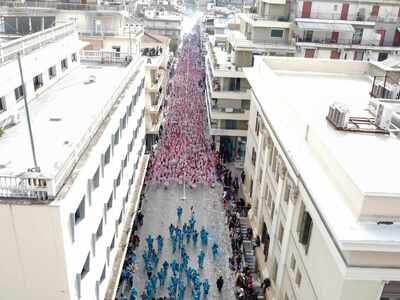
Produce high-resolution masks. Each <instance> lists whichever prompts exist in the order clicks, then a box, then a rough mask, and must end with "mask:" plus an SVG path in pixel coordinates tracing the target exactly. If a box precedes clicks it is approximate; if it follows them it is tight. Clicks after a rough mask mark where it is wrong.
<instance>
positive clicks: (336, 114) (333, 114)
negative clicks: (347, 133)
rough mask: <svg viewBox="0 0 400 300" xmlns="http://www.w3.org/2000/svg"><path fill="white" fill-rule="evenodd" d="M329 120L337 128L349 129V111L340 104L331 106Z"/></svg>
mask: <svg viewBox="0 0 400 300" xmlns="http://www.w3.org/2000/svg"><path fill="white" fill-rule="evenodd" d="M327 118H328V120H329V121H331V122H332V124H333V125H335V127H337V128H342V129H343V128H347V125H348V123H349V109H348V108H347V107H346V106H345V105H343V104H340V103H332V104H331V105H330V106H329V111H328V117H327Z"/></svg>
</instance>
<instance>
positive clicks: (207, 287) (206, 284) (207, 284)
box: [203, 279, 210, 298]
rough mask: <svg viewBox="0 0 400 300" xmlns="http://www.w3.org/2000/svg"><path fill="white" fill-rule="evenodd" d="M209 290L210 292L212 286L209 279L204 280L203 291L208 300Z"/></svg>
mask: <svg viewBox="0 0 400 300" xmlns="http://www.w3.org/2000/svg"><path fill="white" fill-rule="evenodd" d="M209 290H210V284H209V283H208V279H204V281H203V291H204V297H205V298H207V296H208V291H209Z"/></svg>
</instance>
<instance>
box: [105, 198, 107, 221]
mask: <svg viewBox="0 0 400 300" xmlns="http://www.w3.org/2000/svg"><path fill="white" fill-rule="evenodd" d="M104 224H107V202H106V203H104Z"/></svg>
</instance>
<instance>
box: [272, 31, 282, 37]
mask: <svg viewBox="0 0 400 300" xmlns="http://www.w3.org/2000/svg"><path fill="white" fill-rule="evenodd" d="M271 37H272V38H279V39H281V38H282V37H283V30H280V29H272V30H271Z"/></svg>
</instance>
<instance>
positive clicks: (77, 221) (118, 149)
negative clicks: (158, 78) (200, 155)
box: [0, 23, 147, 300]
mask: <svg viewBox="0 0 400 300" xmlns="http://www.w3.org/2000/svg"><path fill="white" fill-rule="evenodd" d="M86 45H87V43H85V42H82V41H80V40H79V39H78V34H77V32H76V31H75V28H74V25H73V24H71V23H66V24H63V25H57V26H54V27H51V28H49V29H46V30H44V31H38V32H37V33H34V34H31V35H25V36H23V37H20V38H18V39H14V40H12V41H8V42H7V41H6V42H3V43H2V44H1V46H0V49H1V51H0V82H1V83H2V84H1V85H0V127H1V128H2V130H1V136H0V166H1V167H0V215H1V218H0V223H1V227H0V241H1V244H2V245H3V248H2V250H1V251H0V260H1V262H2V268H1V269H0V290H1V297H3V298H7V299H41V300H42V299H43V300H45V299H60V300H62V299H65V300H67V299H68V300H70V299H104V298H107V299H114V298H115V289H116V286H117V284H118V282H116V280H117V278H118V276H119V269H120V267H121V263H122V260H121V257H122V254H123V251H124V247H125V246H126V245H125V242H126V235H127V233H128V232H129V230H130V228H131V225H132V218H133V217H134V216H135V212H136V209H137V206H138V203H139V195H140V190H141V186H142V182H143V179H144V174H145V169H146V165H147V158H146V156H145V154H144V151H145V122H144V116H145V111H144V108H145V101H144V86H145V84H144V78H145V72H144V61H143V59H142V57H141V56H140V55H139V53H137V54H136V55H134V56H130V55H128V54H127V53H122V52H121V53H119V54H118V55H117V54H116V53H115V52H112V53H110V52H106V51H104V50H103V51H100V50H99V51H97V52H98V54H95V52H96V51H94V50H92V51H91V52H90V54H88V53H87V52H85V51H83V50H82V48H83V47H84V46H86ZM135 46H136V47H137V45H135ZM18 52H19V53H21V59H22V70H23V75H24V80H25V88H24V86H23V85H22V84H21V79H20V75H19V69H18V63H17V60H16V55H17V53H18ZM24 96H26V97H27V100H28V102H29V109H30V112H31V114H30V116H31V121H32V122H31V123H32V128H33V140H34V145H35V149H36V157H37V162H38V165H37V167H38V168H36V166H35V164H34V162H33V160H32V154H31V151H30V149H31V148H30V143H29V135H28V129H27V122H26V118H25V110H24V105H23V103H24V101H23V99H24Z"/></svg>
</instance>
